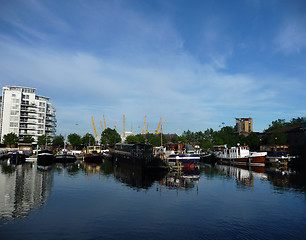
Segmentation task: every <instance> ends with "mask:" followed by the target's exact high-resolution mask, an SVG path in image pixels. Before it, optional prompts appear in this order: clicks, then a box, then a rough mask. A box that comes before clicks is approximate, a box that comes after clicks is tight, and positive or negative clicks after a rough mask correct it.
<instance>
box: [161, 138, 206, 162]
mask: <svg viewBox="0 0 306 240" xmlns="http://www.w3.org/2000/svg"><path fill="white" fill-rule="evenodd" d="M166 155H167V160H168V162H169V164H170V165H175V164H177V163H180V164H183V165H186V164H187V165H188V164H196V163H198V162H199V161H200V154H198V153H196V152H195V149H194V148H193V146H192V145H190V144H184V143H176V144H168V145H167V146H166Z"/></svg>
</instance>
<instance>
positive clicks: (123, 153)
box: [112, 143, 154, 167]
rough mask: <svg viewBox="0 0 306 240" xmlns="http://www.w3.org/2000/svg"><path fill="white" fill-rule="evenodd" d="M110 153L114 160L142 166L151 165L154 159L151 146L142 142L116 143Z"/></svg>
mask: <svg viewBox="0 0 306 240" xmlns="http://www.w3.org/2000/svg"><path fill="white" fill-rule="evenodd" d="M112 155H113V158H114V159H115V161H116V162H118V161H119V160H120V161H124V162H127V163H129V164H133V165H138V166H142V167H145V166H149V165H151V164H152V162H153V159H154V155H153V146H152V145H151V144H142V143H133V144H126V143H117V144H116V145H115V149H114V151H113V152H112Z"/></svg>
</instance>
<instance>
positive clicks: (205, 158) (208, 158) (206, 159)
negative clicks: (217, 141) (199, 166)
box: [200, 154, 218, 165]
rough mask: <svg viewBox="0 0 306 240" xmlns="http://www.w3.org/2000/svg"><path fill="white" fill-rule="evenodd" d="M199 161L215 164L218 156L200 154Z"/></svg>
mask: <svg viewBox="0 0 306 240" xmlns="http://www.w3.org/2000/svg"><path fill="white" fill-rule="evenodd" d="M200 161H201V162H203V163H207V164H212V165H214V164H216V163H217V162H218V158H216V157H215V155H213V154H211V155H208V156H201V157H200Z"/></svg>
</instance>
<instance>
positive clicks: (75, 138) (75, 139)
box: [68, 133, 82, 149]
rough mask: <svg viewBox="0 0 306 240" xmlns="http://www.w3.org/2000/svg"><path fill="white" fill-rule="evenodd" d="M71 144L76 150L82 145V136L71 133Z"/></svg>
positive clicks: (69, 136) (69, 137)
mask: <svg viewBox="0 0 306 240" xmlns="http://www.w3.org/2000/svg"><path fill="white" fill-rule="evenodd" d="M68 141H69V143H70V144H71V145H72V146H73V147H74V149H76V148H77V147H79V146H80V145H81V144H82V139H81V136H80V135H79V134H77V133H71V134H69V135H68Z"/></svg>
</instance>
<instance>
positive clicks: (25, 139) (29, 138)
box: [22, 136, 35, 143]
mask: <svg viewBox="0 0 306 240" xmlns="http://www.w3.org/2000/svg"><path fill="white" fill-rule="evenodd" d="M22 141H23V142H24V143H32V142H34V141H35V140H34V138H33V137H32V136H24V137H23V140H22Z"/></svg>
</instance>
